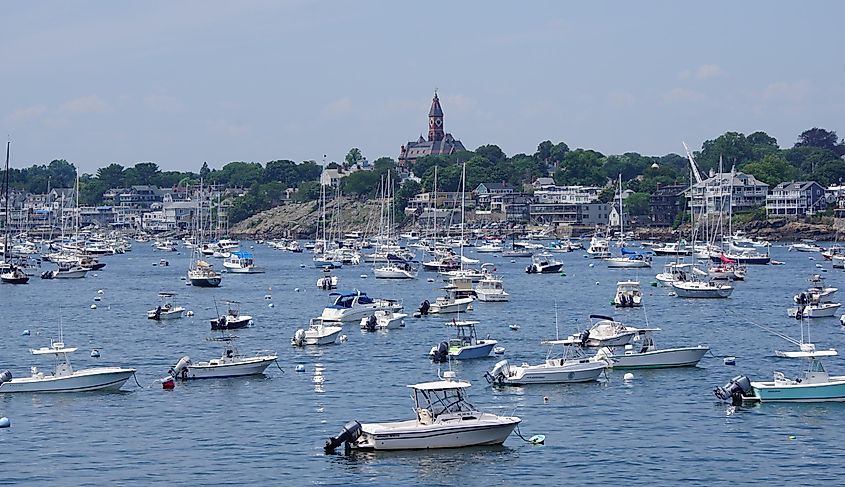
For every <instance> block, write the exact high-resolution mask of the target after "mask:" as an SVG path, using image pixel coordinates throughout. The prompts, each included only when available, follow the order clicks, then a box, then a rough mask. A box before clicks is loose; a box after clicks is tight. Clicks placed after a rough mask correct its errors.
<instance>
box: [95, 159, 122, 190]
mask: <svg viewBox="0 0 845 487" xmlns="http://www.w3.org/2000/svg"><path fill="white" fill-rule="evenodd" d="M123 171H124V168H123V166H121V165H120V164H116V163H111V164H109V165H108V166H106V167H101V168H100V169H97V179H98V180H99V181H100V182H101V183H102V184H103V186H105V187H106V189H111V188H121V187H123V185H124V180H125V177H124V174H123Z"/></svg>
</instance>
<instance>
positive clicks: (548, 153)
mask: <svg viewBox="0 0 845 487" xmlns="http://www.w3.org/2000/svg"><path fill="white" fill-rule="evenodd" d="M554 146H555V145H554V144H552V141H550V140H544V141H542V142H540V144H539V145H538V146H537V152H535V153H534V157H536V158H537V159H539V160H541V161H543V162H546V163H548V162H549V158H551V157H552V147H554Z"/></svg>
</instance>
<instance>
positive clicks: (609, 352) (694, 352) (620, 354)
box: [596, 328, 710, 369]
mask: <svg viewBox="0 0 845 487" xmlns="http://www.w3.org/2000/svg"><path fill="white" fill-rule="evenodd" d="M636 330H637V334H636V335H634V337H633V338H631V341H629V342H628V343H626V344H625V345H624V346H622V347H619V346H616V347H601V348H599V350H598V352H597V353H596V358H598V359H603V360H606V361H607V363H608V367H610V368H613V369H658V368H670V367H695V366H696V365H698V362H700V361H701V359H702V358H703V357H704V354H706V353H707V352H708V351H710V347H706V346H703V345H698V346H695V347H676V348H664V349H658V348H657V346H656V345H655V343H654V335H653V332H655V331H660V328H638V329H636ZM619 348H622V350H621V351H620V350H619Z"/></svg>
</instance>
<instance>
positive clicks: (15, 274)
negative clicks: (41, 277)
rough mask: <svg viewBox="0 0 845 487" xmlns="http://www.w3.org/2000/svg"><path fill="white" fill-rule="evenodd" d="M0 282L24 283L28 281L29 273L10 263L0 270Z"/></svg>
mask: <svg viewBox="0 0 845 487" xmlns="http://www.w3.org/2000/svg"><path fill="white" fill-rule="evenodd" d="M0 282H3V283H5V284H26V283H28V282H29V275H28V274H27V273H26V272H24V270H23V269H21V268H20V267H18V266H16V265H10V266H9V267H8V268H6V269H3V271H2V272H0Z"/></svg>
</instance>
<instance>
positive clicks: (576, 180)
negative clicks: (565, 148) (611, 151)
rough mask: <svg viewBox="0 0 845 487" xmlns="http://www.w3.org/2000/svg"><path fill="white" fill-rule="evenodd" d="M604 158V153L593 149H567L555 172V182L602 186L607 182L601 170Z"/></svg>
mask: <svg viewBox="0 0 845 487" xmlns="http://www.w3.org/2000/svg"><path fill="white" fill-rule="evenodd" d="M604 160H605V157H604V155H602V154H601V153H600V152H596V151H594V150H584V149H575V150H574V151H569V152H567V153H566V155H565V156H564V157H563V161H562V162H561V165H560V168H559V169H558V170H557V171H556V172H555V182H556V183H557V184H562V185H576V184H580V185H588V186H604V185H605V184H606V183H607V177H605V175H604V174H603V172H602V166H603V165H604Z"/></svg>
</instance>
